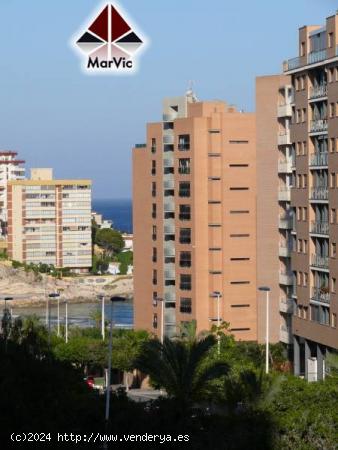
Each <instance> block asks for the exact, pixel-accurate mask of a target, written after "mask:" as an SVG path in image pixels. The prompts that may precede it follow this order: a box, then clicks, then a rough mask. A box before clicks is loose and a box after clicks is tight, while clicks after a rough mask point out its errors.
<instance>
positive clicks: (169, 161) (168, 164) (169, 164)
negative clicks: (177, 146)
mask: <svg viewBox="0 0 338 450" xmlns="http://www.w3.org/2000/svg"><path fill="white" fill-rule="evenodd" d="M163 166H164V167H174V158H165V159H164V160H163Z"/></svg>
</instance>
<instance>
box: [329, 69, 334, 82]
mask: <svg viewBox="0 0 338 450" xmlns="http://www.w3.org/2000/svg"><path fill="white" fill-rule="evenodd" d="M333 75H334V68H333V67H331V68H330V69H329V83H332V81H333Z"/></svg>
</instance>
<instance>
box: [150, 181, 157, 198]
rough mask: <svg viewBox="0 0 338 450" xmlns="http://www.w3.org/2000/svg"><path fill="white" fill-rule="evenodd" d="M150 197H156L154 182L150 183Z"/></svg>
mask: <svg viewBox="0 0 338 450" xmlns="http://www.w3.org/2000/svg"><path fill="white" fill-rule="evenodd" d="M151 195H152V196H153V197H156V183H155V182H153V183H152V187H151Z"/></svg>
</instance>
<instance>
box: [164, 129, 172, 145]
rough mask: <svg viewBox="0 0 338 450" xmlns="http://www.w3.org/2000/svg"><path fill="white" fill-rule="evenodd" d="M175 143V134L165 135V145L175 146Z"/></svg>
mask: <svg viewBox="0 0 338 450" xmlns="http://www.w3.org/2000/svg"><path fill="white" fill-rule="evenodd" d="M167 131H168V130H167ZM174 142H175V136H174V134H163V143H164V144H173V143H174Z"/></svg>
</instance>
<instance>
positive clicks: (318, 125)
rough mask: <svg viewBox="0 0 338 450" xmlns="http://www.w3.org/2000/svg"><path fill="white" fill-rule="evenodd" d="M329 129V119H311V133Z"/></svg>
mask: <svg viewBox="0 0 338 450" xmlns="http://www.w3.org/2000/svg"><path fill="white" fill-rule="evenodd" d="M325 131H327V119H315V120H311V123H310V133H321V132H325Z"/></svg>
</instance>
